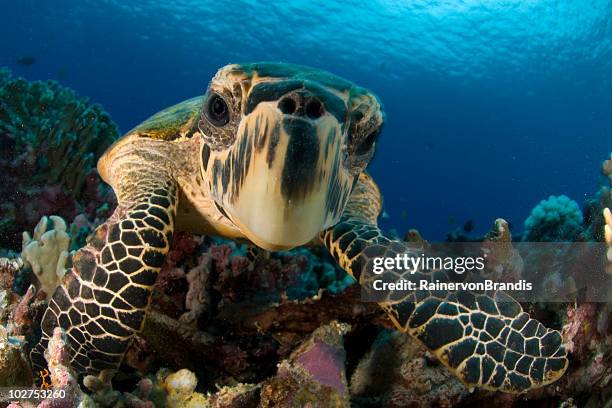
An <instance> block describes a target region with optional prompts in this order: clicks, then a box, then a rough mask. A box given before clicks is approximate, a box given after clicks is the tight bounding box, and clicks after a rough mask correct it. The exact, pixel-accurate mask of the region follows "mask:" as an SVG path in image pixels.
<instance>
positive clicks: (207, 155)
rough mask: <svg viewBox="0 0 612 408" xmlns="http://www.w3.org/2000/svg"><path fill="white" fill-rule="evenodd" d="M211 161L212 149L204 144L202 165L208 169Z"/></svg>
mask: <svg viewBox="0 0 612 408" xmlns="http://www.w3.org/2000/svg"><path fill="white" fill-rule="evenodd" d="M209 159H210V147H208V145H207V144H205V143H204V147H202V165H203V166H204V169H207V168H208V160H209Z"/></svg>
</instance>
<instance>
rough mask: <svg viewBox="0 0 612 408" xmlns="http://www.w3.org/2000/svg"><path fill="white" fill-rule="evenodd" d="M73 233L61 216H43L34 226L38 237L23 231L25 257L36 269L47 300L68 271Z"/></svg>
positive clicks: (22, 256)
mask: <svg viewBox="0 0 612 408" xmlns="http://www.w3.org/2000/svg"><path fill="white" fill-rule="evenodd" d="M69 245H70V236H69V235H68V234H67V233H66V222H65V221H64V220H63V219H62V218H61V217H58V216H50V217H48V218H47V217H42V218H41V220H40V222H39V223H38V224H37V225H36V228H34V236H33V237H31V236H30V234H28V233H27V232H24V233H23V244H22V251H21V259H23V261H24V262H25V263H27V264H28V265H29V266H30V267H31V268H32V271H33V272H34V276H36V278H37V281H38V283H39V289H40V290H42V291H43V292H44V294H45V295H46V297H47V299H49V298H50V297H51V295H53V292H54V291H55V288H57V287H58V286H59V285H60V282H61V279H62V277H63V276H64V274H65V272H66V259H67V258H68V247H69Z"/></svg>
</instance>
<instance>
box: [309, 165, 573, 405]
mask: <svg viewBox="0 0 612 408" xmlns="http://www.w3.org/2000/svg"><path fill="white" fill-rule="evenodd" d="M380 209H381V200H380V193H379V191H378V188H377V186H376V184H375V183H374V181H373V180H372V179H371V178H370V177H369V176H368V175H367V174H365V173H362V175H361V176H360V179H359V182H358V184H357V185H356V187H355V190H354V191H353V194H352V195H351V199H350V201H349V203H348V205H347V208H346V210H345V212H344V215H343V217H342V220H341V221H340V222H339V223H338V224H336V225H335V226H334V227H332V228H330V229H328V230H326V231H324V232H323V233H321V236H320V238H321V241H322V242H323V244H324V245H325V246H326V247H327V248H328V250H329V251H330V253H331V254H332V256H333V257H334V258H335V259H336V260H337V261H338V263H339V265H340V266H341V267H342V268H343V269H344V270H345V271H346V272H348V273H349V274H350V275H351V276H353V277H354V278H355V279H356V280H357V281H358V282H359V283H360V284H361V285H366V284H368V282H366V278H365V276H364V275H362V274H361V271H362V269H363V268H364V267H365V266H366V265H368V263H369V262H370V258H372V257H373V256H382V257H391V258H395V256H396V255H397V254H402V253H413V252H415V248H414V246H409V245H408V244H407V243H405V242H401V241H394V240H392V239H390V238H388V237H387V236H385V235H384V233H382V232H381V230H380V229H379V228H378V227H377V225H376V218H377V216H378V214H379V213H380ZM415 255H416V256H418V255H419V254H415ZM379 304H380V306H381V307H382V308H383V309H384V310H385V312H386V313H387V314H388V316H389V318H390V319H391V321H392V322H393V323H394V325H395V326H396V327H397V329H398V330H400V331H402V332H405V333H409V334H410V335H412V336H413V337H415V338H417V339H419V340H420V341H421V342H422V343H423V344H424V345H425V346H426V347H427V348H428V349H429V350H431V351H432V352H433V353H434V354H435V355H436V356H437V357H438V358H439V359H440V361H442V363H444V365H446V366H447V367H448V368H449V369H450V370H451V371H452V372H453V373H454V374H455V375H456V376H457V377H459V378H460V379H461V380H462V381H463V382H464V383H465V384H466V386H468V387H483V388H487V389H490V390H501V391H505V392H513V393H520V392H525V391H528V390H529V389H532V388H537V387H541V386H543V385H546V384H549V383H551V382H553V381H555V380H557V379H558V378H559V377H561V375H562V374H563V373H564V372H565V369H566V368H567V365H568V361H567V352H566V350H565V347H564V345H563V343H562V338H561V333H560V332H559V331H557V330H553V329H548V328H546V327H545V326H544V325H542V324H541V323H540V322H538V321H537V320H535V319H532V318H530V317H529V315H528V314H527V313H525V312H523V309H522V307H521V305H520V304H519V303H518V302H516V301H515V300H513V299H512V298H511V297H510V296H508V295H507V294H505V293H503V292H496V293H495V294H494V295H493V296H487V295H483V294H473V293H471V292H467V291H461V292H449V293H448V294H447V295H446V296H445V297H444V298H440V297H437V296H434V295H431V294H426V293H425V292H424V291H419V294H418V296H417V294H416V292H412V293H410V294H409V295H408V296H405V297H403V298H402V299H391V298H389V300H388V301H384V302H380V303H379Z"/></svg>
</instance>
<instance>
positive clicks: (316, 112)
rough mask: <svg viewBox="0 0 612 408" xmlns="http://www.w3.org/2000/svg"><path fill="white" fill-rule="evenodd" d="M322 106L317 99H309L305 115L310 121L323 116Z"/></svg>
mask: <svg viewBox="0 0 612 408" xmlns="http://www.w3.org/2000/svg"><path fill="white" fill-rule="evenodd" d="M323 113H324V112H323V104H321V102H320V101H319V100H318V99H311V100H310V101H308V103H307V104H306V115H307V116H308V117H309V118H311V119H317V118H320V117H321V116H323Z"/></svg>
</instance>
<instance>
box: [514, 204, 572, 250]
mask: <svg viewBox="0 0 612 408" xmlns="http://www.w3.org/2000/svg"><path fill="white" fill-rule="evenodd" d="M582 221H583V218H582V212H581V211H580V207H579V206H578V203H576V202H575V201H573V200H570V199H569V198H568V197H567V196H565V195H560V196H550V197H548V199H546V200H542V201H541V202H540V203H539V204H538V205H537V206H535V207H534V209H533V210H532V211H531V214H530V215H529V217H528V218H527V219H526V220H525V232H524V234H523V241H527V242H555V241H574V240H576V238H577V237H578V235H579V234H580V233H581V232H582Z"/></svg>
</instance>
